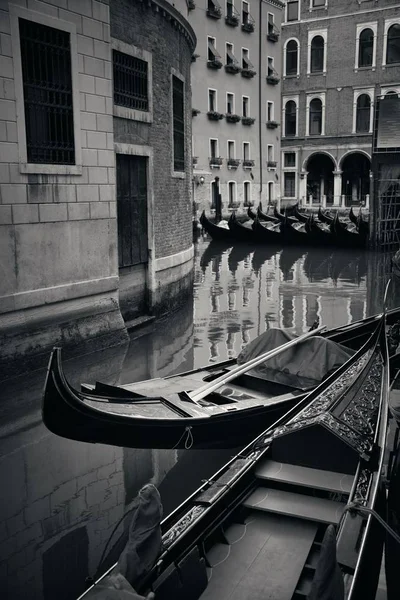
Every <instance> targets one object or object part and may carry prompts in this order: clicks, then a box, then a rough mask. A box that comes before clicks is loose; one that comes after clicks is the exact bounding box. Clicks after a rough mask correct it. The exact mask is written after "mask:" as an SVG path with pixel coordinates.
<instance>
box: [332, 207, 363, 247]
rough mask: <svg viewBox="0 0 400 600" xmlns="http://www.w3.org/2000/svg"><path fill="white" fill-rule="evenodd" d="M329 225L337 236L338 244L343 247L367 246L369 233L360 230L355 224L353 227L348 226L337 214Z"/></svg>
mask: <svg viewBox="0 0 400 600" xmlns="http://www.w3.org/2000/svg"><path fill="white" fill-rule="evenodd" d="M329 227H330V230H331V233H332V234H333V235H334V236H335V238H336V243H337V245H338V246H340V247H341V248H365V245H366V241H367V235H366V234H365V233H364V232H363V233H360V232H358V231H357V229H356V228H355V227H354V226H352V227H353V229H352V228H351V227H346V226H345V225H344V224H343V223H341V221H340V219H339V216H338V215H337V214H336V215H335V218H334V220H333V222H332V223H331V224H330V225H329Z"/></svg>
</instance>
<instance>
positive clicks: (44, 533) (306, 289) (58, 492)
mask: <svg viewBox="0 0 400 600" xmlns="http://www.w3.org/2000/svg"><path fill="white" fill-rule="evenodd" d="M389 268H390V262H389V260H388V259H386V258H385V257H382V256H380V255H376V254H369V253H365V252H350V251H332V249H329V250H328V249H326V250H325V249H324V248H321V249H318V250H310V251H307V250H305V249H296V248H285V249H280V248H273V247H254V246H253V247H252V246H247V245H238V246H235V247H227V246H221V245H218V244H216V243H214V242H211V243H210V242H209V240H208V239H203V238H200V239H199V240H198V242H197V243H196V245H195V285H194V294H193V300H192V301H191V302H188V304H187V305H186V306H185V307H184V308H183V309H182V310H181V311H180V312H179V313H177V314H175V315H174V316H173V317H170V318H169V319H167V320H165V321H163V322H161V323H159V324H158V325H157V326H156V327H155V328H154V330H153V331H152V332H151V333H149V334H147V335H145V336H142V337H140V338H137V339H132V340H131V342H130V344H129V345H126V346H119V347H117V348H111V349H109V350H107V351H102V352H98V353H93V354H90V355H85V356H82V357H79V358H76V359H73V360H70V361H67V362H66V363H65V371H66V374H67V377H68V378H69V380H70V381H71V383H72V384H73V385H74V386H78V385H79V383H80V382H81V381H86V382H90V383H93V382H94V381H96V380H101V381H104V382H108V383H113V384H118V383H127V382H131V381H137V380H140V379H148V378H152V377H159V376H165V375H170V374H173V373H178V372H180V371H184V370H188V369H191V368H193V367H197V366H201V365H203V364H206V363H209V362H217V361H220V360H225V359H226V358H229V357H232V356H235V355H236V354H237V353H238V352H239V351H240V349H241V348H242V347H243V345H244V344H246V343H247V342H248V341H249V340H251V339H253V338H254V337H255V336H257V335H258V334H260V333H262V332H263V331H265V330H266V329H267V328H270V327H284V328H289V329H291V330H292V331H294V332H296V333H302V332H304V331H306V330H307V329H308V328H309V327H310V326H311V325H312V324H313V323H314V322H315V321H316V320H318V321H319V322H320V323H321V324H324V325H327V326H328V327H331V326H334V325H340V324H345V323H348V322H350V321H351V320H354V319H360V318H363V317H365V316H367V315H369V314H373V313H375V312H378V311H379V310H380V309H381V307H382V297H383V288H384V283H385V279H386V273H387V272H388V271H389ZM397 292H398V290H396V289H393V290H392V293H391V296H390V300H389V302H390V305H392V306H394V305H396V304H397V300H396V297H398V293H397ZM43 382H44V371H40V372H35V373H33V374H30V375H27V376H25V377H20V378H18V379H14V380H9V381H7V382H3V383H2V384H1V399H2V402H1V404H0V478H1V494H0V597H2V598H3V597H4V598H12V599H13V600H19V599H22V598H23V599H24V600H25V599H29V600H47V599H54V598H57V599H58V600H64V599H65V600H72V599H73V598H75V597H76V596H77V595H79V594H80V593H81V592H82V591H83V590H84V581H85V577H86V576H87V575H88V574H90V575H93V574H94V573H95V572H96V569H97V568H98V566H99V561H100V558H101V555H102V554H103V551H104V548H105V546H106V543H107V541H108V540H109V538H110V534H111V533H112V531H113V529H114V526H115V524H116V523H117V522H118V520H119V519H120V518H121V516H122V515H123V514H124V512H125V511H126V510H127V509H128V508H129V506H130V503H131V501H132V499H133V498H134V497H135V495H136V493H137V491H138V490H139V489H140V487H141V486H142V485H143V484H144V483H146V482H149V481H151V482H153V483H155V484H156V485H157V486H158V487H159V489H160V493H161V496H162V499H163V504H164V512H165V513H168V512H170V511H171V510H173V508H174V507H175V506H177V505H178V504H179V503H180V502H181V501H183V499H184V498H185V497H186V496H187V495H188V494H189V493H191V492H192V491H193V490H195V489H196V487H197V486H198V485H199V484H200V482H201V479H203V478H205V477H208V476H210V475H211V474H212V473H213V472H214V471H215V470H216V469H217V468H219V467H220V466H221V465H222V464H223V463H224V462H225V461H226V460H227V459H228V458H229V457H230V456H231V455H232V453H233V451H232V450H226V451H181V450H179V451H176V450H167V451H165V450H142V449H130V448H128V449H126V448H114V447H110V446H103V445H92V444H84V443H78V442H72V441H69V440H64V439H61V438H57V437H56V436H54V435H53V434H51V433H49V432H48V431H47V430H46V429H45V427H44V426H43V424H42V422H41V419H40V396H41V391H42V387H43ZM238 446H240V441H239V440H238ZM126 521H127V522H126V523H124V522H122V525H121V526H120V527H119V529H118V530H117V534H116V536H114V537H113V539H112V540H111V542H110V544H109V546H108V549H107V551H106V553H105V555H106V556H108V559H107V560H106V562H105V563H104V564H103V567H105V566H107V564H110V563H112V561H113V560H114V558H115V557H116V556H117V555H118V553H119V551H120V548H121V544H122V543H123V541H124V539H123V537H122V538H121V541H120V544H118V538H119V537H120V535H121V534H122V533H123V531H124V529H126V527H127V524H128V520H126Z"/></svg>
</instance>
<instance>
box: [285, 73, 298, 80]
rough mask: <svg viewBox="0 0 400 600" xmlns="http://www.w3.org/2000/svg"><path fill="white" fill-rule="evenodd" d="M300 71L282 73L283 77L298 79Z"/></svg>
mask: <svg viewBox="0 0 400 600" xmlns="http://www.w3.org/2000/svg"><path fill="white" fill-rule="evenodd" d="M299 77H300V73H293V74H290V75H284V76H283V79H299Z"/></svg>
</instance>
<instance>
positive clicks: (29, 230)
mask: <svg viewBox="0 0 400 600" xmlns="http://www.w3.org/2000/svg"><path fill="white" fill-rule="evenodd" d="M66 4H67V3H66ZM2 23H3V29H2V31H3V34H2V35H3V38H4V44H3V43H2V45H1V50H0V53H1V54H2V64H3V67H4V68H3V69H2V73H1V76H0V79H1V86H2V90H4V95H3V98H2V99H1V101H0V121H1V131H2V132H3V134H4V135H2V137H1V141H0V258H1V260H0V268H1V276H0V346H1V351H0V364H1V365H3V366H4V365H6V364H9V363H10V362H12V361H14V360H15V359H19V358H20V357H21V356H25V357H27V358H29V360H31V359H32V360H33V363H34V364H35V365H36V364H37V362H35V360H36V358H37V357H42V359H43V360H42V362H43V361H44V360H45V359H47V356H48V351H49V349H50V348H51V347H52V346H53V345H55V344H58V345H62V346H63V347H65V348H68V347H69V348H71V349H72V348H74V347H77V346H79V347H80V348H81V347H82V346H81V344H82V343H85V348H86V349H87V348H89V347H90V348H96V349H97V348H99V347H104V346H107V345H112V344H117V343H122V342H126V341H127V340H128V335H127V329H126V321H127V320H134V319H135V318H136V317H141V316H144V315H155V316H159V315H161V314H163V313H165V312H169V311H170V310H172V309H173V308H174V307H175V306H177V305H179V304H181V303H182V302H183V301H184V300H185V298H186V297H188V296H189V295H190V294H191V292H192V281H193V275H192V263H193V247H192V219H191V216H192V215H191V210H192V209H191V206H192V205H191V158H190V160H188V157H191V88H190V64H191V56H192V54H193V51H194V47H195V43H196V39H195V35H194V32H193V30H192V28H191V27H190V25H189V23H188V22H187V21H186V18H185V10H184V8H183V5H182V10H178V9H177V8H175V7H174V5H173V4H172V3H170V2H167V1H166V0H154V1H151V2H148V3H146V4H145V3H143V2H140V1H138V0H113V1H112V2H108V0H101V1H97V0H81V2H73V3H68V6H65V7H62V8H60V3H59V1H58V0H46V1H45V2H41V3H36V4H35V7H34V10H31V8H30V7H28V8H25V7H23V6H19V5H18V6H17V5H15V4H13V3H12V2H3V4H2ZM51 48H56V49H57V52H56V53H55V54H54V53H53V52H52V51H50V50H51ZM49 49H50V50H49ZM55 57H57V59H55ZM54 60H57V61H58V62H57V64H55V63H54ZM35 73H36V74H38V73H39V75H40V73H41V75H40V76H38V77H36V75H35ZM54 89H57V90H61V91H60V93H57V94H53V93H51V90H54ZM46 98H47V100H46ZM38 99H44V101H43V102H41V101H39V100H38ZM92 343H94V344H92Z"/></svg>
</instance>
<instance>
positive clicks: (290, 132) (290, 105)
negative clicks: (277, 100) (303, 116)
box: [285, 100, 297, 137]
mask: <svg viewBox="0 0 400 600" xmlns="http://www.w3.org/2000/svg"><path fill="white" fill-rule="evenodd" d="M296 121H297V107H296V102H295V101H294V100H289V101H288V102H286V105H285V136H286V137H289V136H294V135H296V129H297V123H296Z"/></svg>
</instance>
